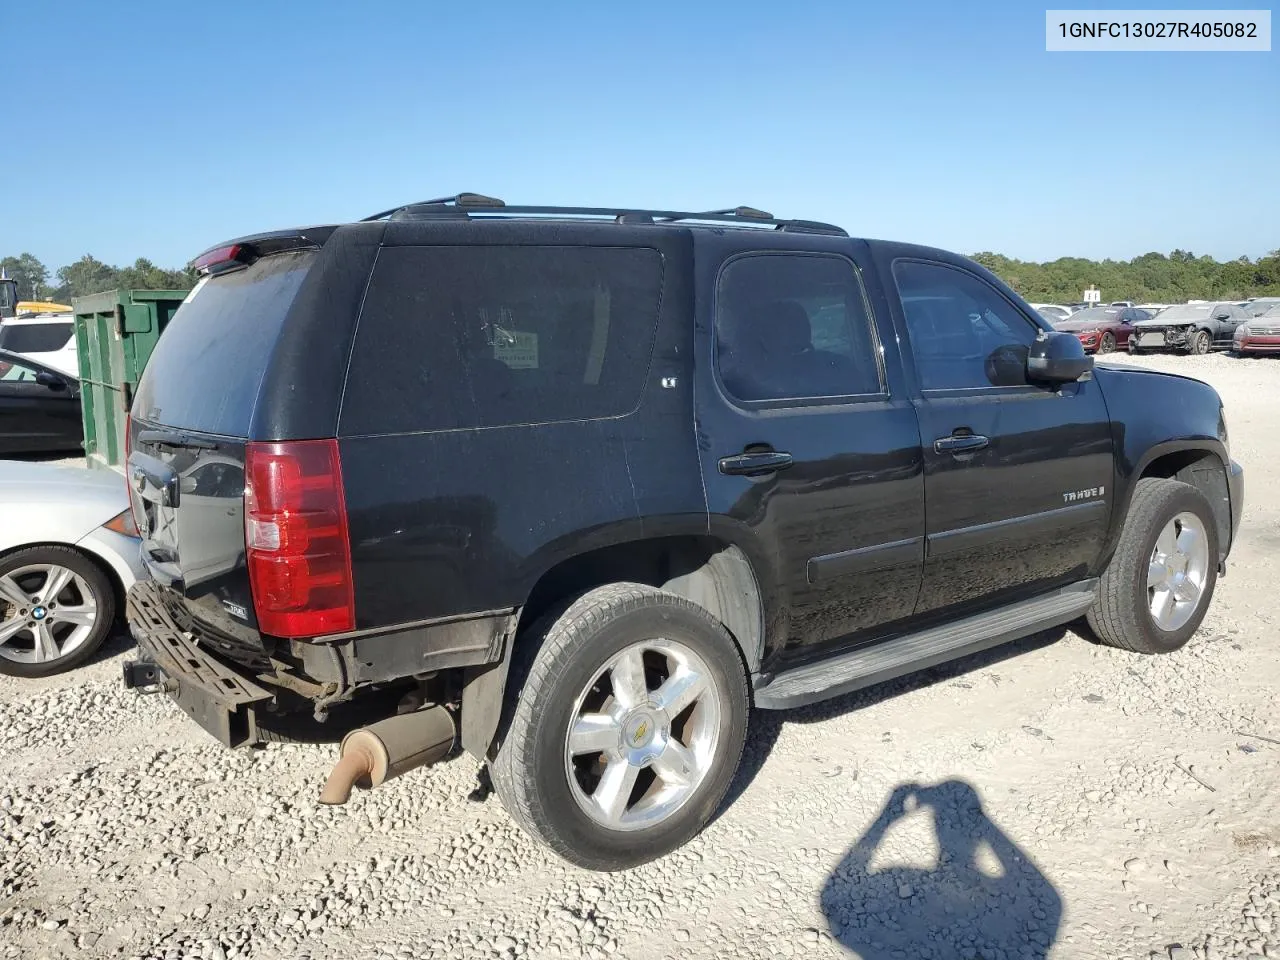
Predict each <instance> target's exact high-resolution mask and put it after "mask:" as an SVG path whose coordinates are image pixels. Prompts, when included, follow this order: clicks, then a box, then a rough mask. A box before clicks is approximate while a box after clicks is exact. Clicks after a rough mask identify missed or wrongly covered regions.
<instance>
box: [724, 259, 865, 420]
mask: <svg viewBox="0 0 1280 960" xmlns="http://www.w3.org/2000/svg"><path fill="white" fill-rule="evenodd" d="M878 355H879V350H878V349H877V346H876V342H875V339H874V336H873V334H872V329H871V316H870V311H869V310H868V308H867V302H866V296H865V294H864V293H863V290H862V283H861V280H860V279H859V277H858V273H857V270H855V269H854V266H853V264H852V263H851V262H850V261H848V260H846V259H845V258H844V257H839V256H832V255H828V254H789V253H788V254H777V253H767V254H751V255H747V256H740V257H737V258H735V259H733V260H731V261H729V262H728V263H727V264H726V265H725V266H724V268H723V269H722V270H721V272H720V278H719V282H718V284H717V288H716V362H717V365H718V367H719V371H720V380H721V383H723V384H724V388H725V390H727V391H728V393H729V394H730V395H731V396H732V397H733V398H734V399H735V400H738V401H743V402H747V403H752V402H760V401H768V402H772V401H794V400H809V399H816V398H836V397H853V396H861V395H868V394H880V393H881V392H882V391H883V389H884V382H883V379H882V377H881V371H880V363H879V359H878Z"/></svg>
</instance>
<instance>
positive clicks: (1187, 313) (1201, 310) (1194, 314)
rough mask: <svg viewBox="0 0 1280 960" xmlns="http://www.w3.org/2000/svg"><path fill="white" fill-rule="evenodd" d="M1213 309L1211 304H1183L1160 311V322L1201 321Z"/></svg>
mask: <svg viewBox="0 0 1280 960" xmlns="http://www.w3.org/2000/svg"><path fill="white" fill-rule="evenodd" d="M1212 307H1213V304H1211V303H1184V304H1182V305H1181V306H1177V307H1169V308H1168V309H1166V310H1161V311H1160V319H1161V320H1203V319H1204V318H1205V317H1207V316H1208V315H1209V310H1210V309H1211V308H1212Z"/></svg>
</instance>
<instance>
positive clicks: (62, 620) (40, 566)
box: [0, 547, 116, 677]
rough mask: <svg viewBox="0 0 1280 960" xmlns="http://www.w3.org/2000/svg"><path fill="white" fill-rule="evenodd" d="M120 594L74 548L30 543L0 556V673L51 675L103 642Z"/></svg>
mask: <svg viewBox="0 0 1280 960" xmlns="http://www.w3.org/2000/svg"><path fill="white" fill-rule="evenodd" d="M115 608H116V598H115V592H114V590H113V589H112V586H111V582H110V581H109V580H108V579H107V576H106V574H105V573H103V572H102V570H101V569H100V568H99V567H98V565H97V564H95V563H94V562H93V561H91V560H89V559H88V558H87V557H85V556H84V555H83V554H81V553H79V552H78V551H76V550H73V549H71V548H70V547H28V548H26V549H22V550H16V551H14V552H13V553H10V554H8V555H7V556H5V557H3V558H0V673H4V674H8V675H9V676H13V677H47V676H49V675H50V674H54V673H61V672H62V671H64V670H70V669H71V668H72V667H76V666H79V665H80V664H82V663H84V662H85V661H86V660H88V659H89V658H90V657H91V656H93V654H94V652H95V651H96V650H97V649H98V648H99V647H100V646H102V641H103V640H104V639H105V638H106V636H107V631H108V630H109V629H110V628H111V624H112V622H113V620H114V618H115Z"/></svg>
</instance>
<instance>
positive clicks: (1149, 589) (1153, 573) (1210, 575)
mask: <svg viewBox="0 0 1280 960" xmlns="http://www.w3.org/2000/svg"><path fill="white" fill-rule="evenodd" d="M1217 580H1218V528H1217V525H1216V522H1215V520H1214V517H1213V509H1212V508H1211V507H1210V505H1209V501H1208V500H1207V499H1206V498H1205V496H1204V494H1203V493H1201V492H1200V491H1199V490H1198V489H1196V488H1195V487H1193V486H1191V485H1190V484H1187V483H1182V482H1180V481H1178V480H1166V479H1163V478H1159V477H1146V478H1144V479H1142V480H1139V481H1138V484H1137V488H1136V489H1135V490H1134V493H1133V500H1132V501H1131V502H1130V504H1129V514H1128V516H1127V517H1125V522H1124V528H1123V530H1122V531H1121V533H1120V543H1119V545H1118V546H1117V548H1116V552H1115V556H1113V557H1112V558H1111V563H1110V564H1108V566H1107V569H1106V571H1105V572H1104V573H1103V574H1102V577H1101V579H1100V580H1099V581H1098V587H1097V591H1096V593H1095V598H1094V604H1093V607H1092V609H1090V611H1089V613H1088V615H1087V620H1088V622H1089V626H1090V628H1092V630H1093V632H1094V634H1095V635H1096V636H1097V637H1098V639H1099V640H1101V641H1102V642H1103V643H1106V644H1108V645H1110V646H1113V647H1119V648H1121V649H1123V650H1130V651H1132V652H1134V653H1172V652H1173V651H1174V650H1177V649H1179V648H1180V647H1182V646H1183V645H1184V644H1186V642H1187V641H1188V640H1189V639H1191V636H1192V634H1194V633H1195V632H1196V630H1198V629H1199V627H1200V623H1201V621H1202V620H1204V615H1205V612H1206V611H1207V610H1208V609H1209V603H1210V601H1211V600H1212V599H1213V590H1214V586H1215V585H1216V584H1217Z"/></svg>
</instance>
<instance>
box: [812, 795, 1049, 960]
mask: <svg viewBox="0 0 1280 960" xmlns="http://www.w3.org/2000/svg"><path fill="white" fill-rule="evenodd" d="M917 814H924V815H927V816H929V817H931V818H932V821H933V829H934V831H935V834H936V838H937V842H936V848H935V856H934V857H931V858H930V859H934V861H935V862H934V865H933V866H932V867H919V866H894V865H882V864H885V862H886V861H891V860H892V859H893V853H892V851H885V852H884V853H883V854H881V855H880V856H879V857H877V850H878V849H879V848H880V847H881V845H882V844H883V842H884V840H885V837H886V834H887V833H888V832H889V831H890V829H891V828H892V827H893V826H894V825H895V824H896V823H897V822H898V821H900V820H903V819H904V818H907V817H914V816H916V815H917ZM913 839H914V838H913ZM919 849H920V846H919V844H918V843H917V844H912V845H910V850H911V852H912V853H915V852H917V851H918V850H919ZM820 902H821V905H822V910H823V913H824V914H825V916H826V918H827V924H828V926H829V928H830V931H831V936H832V937H833V938H834V939H835V940H836V941H838V942H839V943H840V944H842V945H843V946H845V947H846V948H848V949H849V950H851V951H853V952H854V953H856V954H857V955H858V956H859V957H860V958H861V960H899V958H912V960H914V958H918V957H923V958H951V957H959V958H965V960H970V958H977V957H981V958H986V960H991V958H997V957H998V958H1008V960H1014V958H1018V960H1043V958H1045V957H1046V956H1048V954H1049V951H1050V950H1051V949H1052V947H1053V943H1054V940H1055V939H1056V937H1057V934H1058V926H1059V924H1060V922H1061V919H1062V906H1063V905H1062V898H1061V896H1060V895H1059V894H1058V891H1057V890H1056V889H1055V888H1054V886H1053V884H1052V883H1051V882H1050V881H1049V880H1048V878H1047V877H1045V876H1044V874H1043V873H1041V872H1040V870H1039V868H1038V867H1037V866H1036V865H1035V862H1034V861H1033V860H1032V859H1031V857H1029V856H1028V855H1027V854H1026V853H1025V852H1024V851H1023V850H1021V849H1020V848H1019V847H1018V846H1017V844H1015V843H1014V842H1013V841H1012V840H1010V839H1009V837H1008V836H1006V835H1005V833H1004V831H1003V830H1001V829H1000V828H999V827H998V826H996V824H995V823H993V822H992V821H991V819H990V818H989V817H988V816H987V814H986V811H985V810H984V809H983V807H982V801H981V799H980V797H979V796H978V792H977V790H975V789H974V787H973V786H972V785H971V784H969V783H967V782H965V781H964V780H958V779H956V780H946V781H943V782H942V783H939V784H936V785H933V786H921V785H920V784H914V783H908V784H902V785H900V786H898V787H897V788H895V789H894V791H893V793H892V794H891V795H890V797H889V800H888V802H887V803H886V804H885V805H884V808H883V809H882V810H881V812H880V814H879V816H877V817H876V819H875V821H874V822H873V823H872V824H871V826H870V827H869V828H868V829H867V832H866V833H864V834H863V835H862V837H861V838H860V839H859V840H858V841H857V842H856V843H855V844H854V845H853V846H852V847H850V848H849V851H848V852H847V853H846V854H845V855H844V857H843V858H842V859H841V861H840V864H839V865H838V866H837V867H836V868H835V869H834V870H833V871H832V872H831V874H830V876H829V877H828V878H827V881H826V883H825V884H824V885H823V889H822V894H821V901H820Z"/></svg>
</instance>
